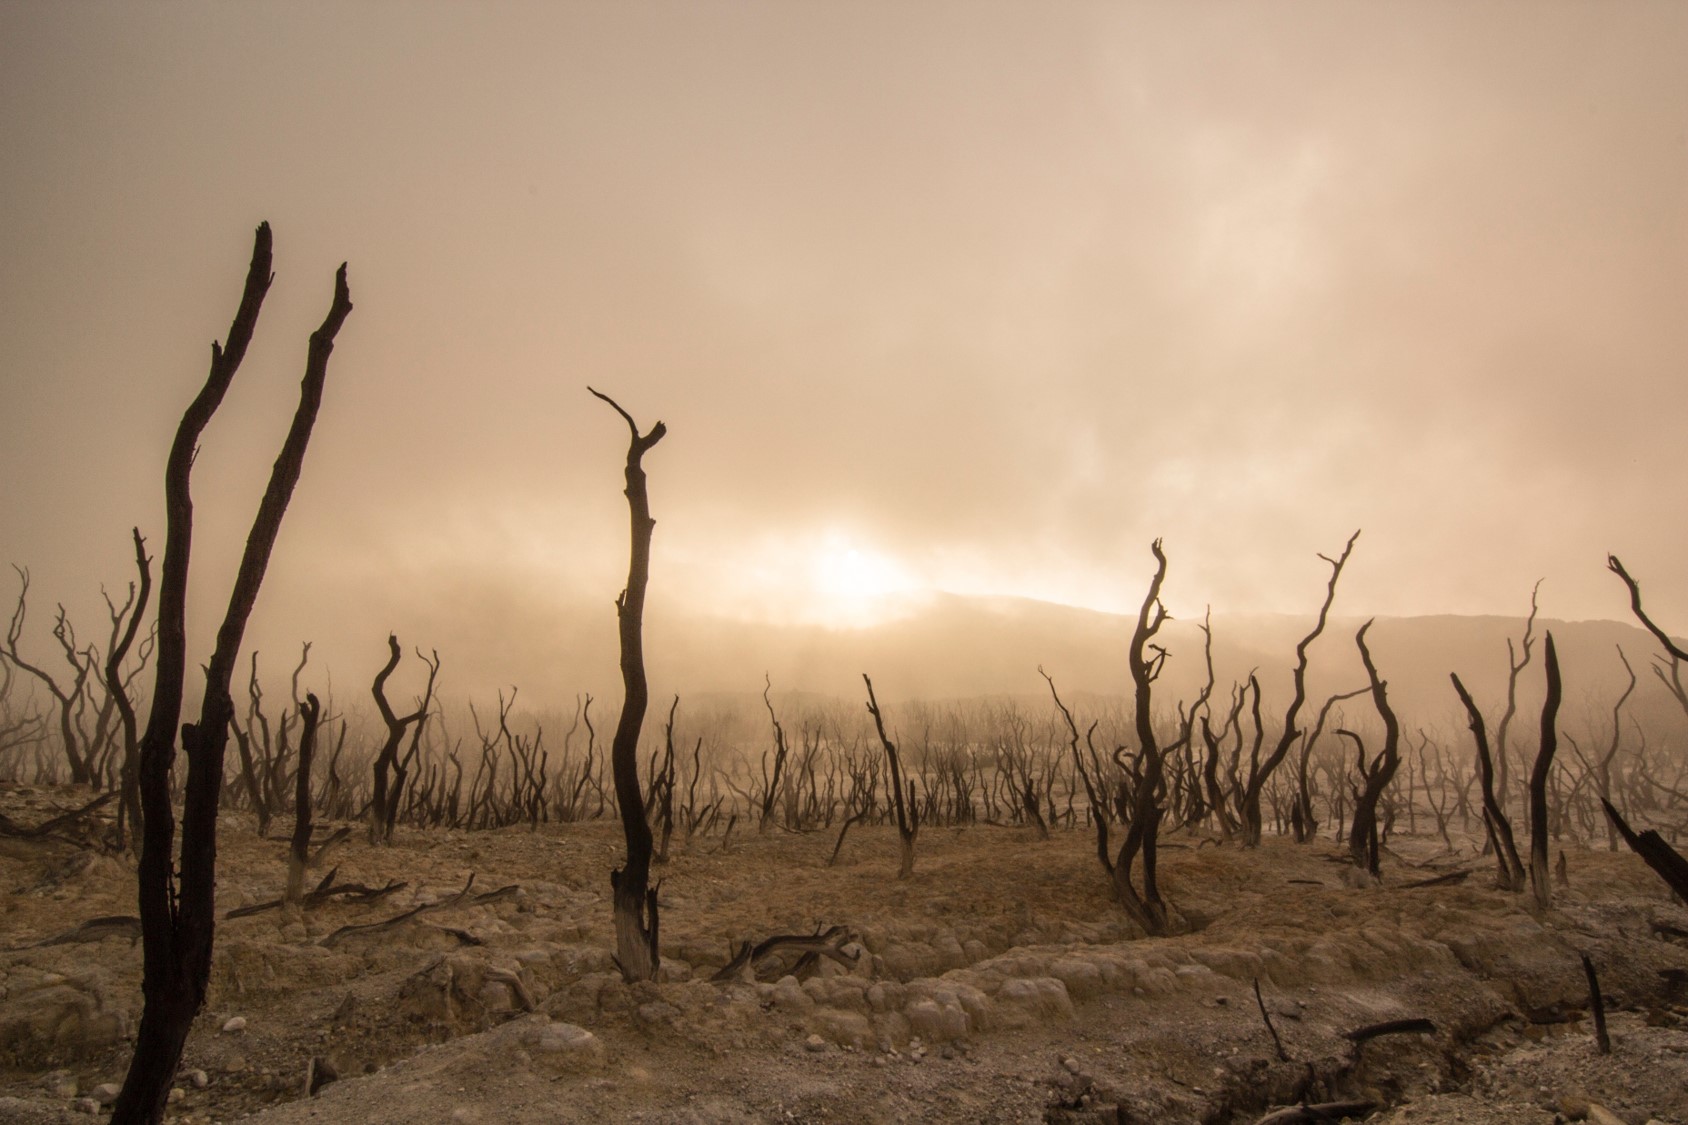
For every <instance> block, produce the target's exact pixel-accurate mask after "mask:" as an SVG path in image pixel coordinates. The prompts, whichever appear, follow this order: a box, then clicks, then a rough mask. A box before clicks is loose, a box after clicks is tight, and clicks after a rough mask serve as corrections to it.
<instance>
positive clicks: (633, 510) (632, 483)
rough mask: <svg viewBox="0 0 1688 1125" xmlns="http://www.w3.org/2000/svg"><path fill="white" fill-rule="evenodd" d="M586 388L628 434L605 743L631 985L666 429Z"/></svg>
mask: <svg viewBox="0 0 1688 1125" xmlns="http://www.w3.org/2000/svg"><path fill="white" fill-rule="evenodd" d="M586 389H587V390H589V391H592V394H593V395H594V396H596V397H597V398H600V399H602V400H603V401H604V402H606V403H608V404H609V405H610V406H611V407H612V408H613V409H614V410H615V412H616V413H617V414H619V415H621V418H622V421H624V422H626V423H627V429H628V432H629V434H630V435H631V437H630V439H629V441H628V445H627V468H626V473H625V476H626V480H627V488H626V496H627V510H628V514H629V518H630V520H631V535H630V538H631V551H630V553H629V560H628V565H627V586H626V587H625V588H624V589H623V590H622V591H621V596H620V597H619V598H617V599H616V600H615V612H616V619H617V621H618V623H619V625H620V633H621V683H622V689H623V697H622V703H621V718H620V719H619V720H618V721H617V722H616V725H615V738H614V740H613V741H612V742H611V743H610V769H611V771H612V773H613V775H614V778H615V802H616V808H617V809H618V810H619V811H620V813H621V827H622V831H623V833H624V834H625V836H626V838H627V864H626V866H624V867H621V868H617V869H616V870H613V871H611V872H610V886H611V888H612V889H613V890H614V892H615V906H614V916H615V947H616V963H617V966H618V967H619V968H620V969H621V978H622V980H624V981H626V982H628V983H629V984H631V983H633V982H634V981H641V980H653V979H655V977H656V970H657V963H658V954H657V904H656V890H655V889H654V888H652V887H651V886H650V876H651V855H652V852H653V851H654V850H655V841H654V840H653V839H652V836H651V826H650V822H649V821H648V820H646V819H645V799H644V795H643V794H642V793H641V792H640V789H639V731H640V728H641V727H643V725H644V722H645V708H646V707H647V706H648V705H649V702H650V692H649V688H648V687H647V686H646V683H645V645H644V632H643V630H644V618H645V587H646V585H647V584H648V583H649V581H650V570H651V531H652V530H653V529H654V528H655V527H656V521H655V520H654V519H652V518H651V505H650V497H649V494H648V493H647V492H646V489H645V469H644V466H643V464H642V462H643V459H644V456H645V454H646V453H647V452H649V451H650V448H651V447H652V446H654V445H655V444H656V443H657V442H659V441H661V440H662V437H663V435H664V434H666V433H667V432H668V427H666V426H664V425H663V424H662V423H661V422H658V423H657V424H656V425H654V426H652V427H651V429H650V432H649V433H644V434H641V433H640V432H639V426H638V423H636V422H634V421H633V416H632V415H631V414H629V413H627V411H625V410H623V409H622V408H621V405H620V404H619V403H617V402H616V401H615V400H614V399H613V398H610V397H609V396H608V395H606V394H602V393H600V392H598V391H595V390H592V388H591V387H588V388H586Z"/></svg>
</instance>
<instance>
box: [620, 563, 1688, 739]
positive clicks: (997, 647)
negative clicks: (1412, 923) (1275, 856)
mask: <svg viewBox="0 0 1688 1125" xmlns="http://www.w3.org/2000/svg"><path fill="white" fill-rule="evenodd" d="M1312 621H1313V619H1312V617H1311V616H1310V615H1309V616H1307V617H1297V616H1292V615H1234V616H1228V617H1216V618H1215V619H1214V620H1213V623H1212V629H1213V662H1214V670H1215V677H1216V681H1217V688H1216V691H1217V693H1218V694H1219V695H1220V696H1221V698H1223V697H1224V696H1225V695H1227V694H1228V691H1229V688H1230V685H1231V684H1232V683H1233V682H1240V681H1243V680H1246V678H1247V676H1248V674H1249V672H1250V671H1251V670H1254V671H1256V674H1257V675H1258V676H1259V679H1260V682H1261V685H1262V688H1263V689H1264V691H1265V697H1266V703H1265V706H1266V709H1267V711H1268V713H1270V712H1271V711H1272V710H1273V709H1274V708H1276V709H1277V710H1279V711H1281V709H1282V707H1283V706H1284V704H1285V703H1286V702H1287V699H1288V693H1289V691H1290V684H1291V679H1290V672H1291V669H1292V667H1293V664H1294V657H1295V645H1296V643H1297V642H1298V641H1299V640H1300V639H1301V637H1302V636H1303V635H1305V633H1306V632H1307V630H1308V629H1310V628H1311V626H1312ZM1133 623H1134V619H1132V618H1128V617H1126V616H1123V615H1119V614H1111V613H1102V612H1097V611H1093V610H1087V609H1078V608H1075V607H1072V606H1064V605H1055V604H1051V603H1047V602H1038V601H1033V600H1030V599H1021V598H1000V597H997V598H967V597H956V596H941V597H937V598H933V599H932V600H931V601H930V602H929V603H927V604H926V605H924V606H923V607H922V608H920V609H919V610H918V611H916V612H914V613H912V614H910V615H909V616H907V617H905V618H902V619H900V620H897V621H892V622H887V623H885V624H881V625H876V626H872V627H867V628H860V629H848V630H839V629H825V628H821V627H818V626H803V627H773V626H766V625H756V624H750V623H745V622H734V621H706V620H689V621H684V622H668V623H654V624H653V627H652V630H651V636H652V640H651V652H652V669H653V675H663V676H665V677H666V678H669V679H672V680H674V681H678V682H680V683H690V684H691V685H692V686H693V688H694V689H695V690H705V691H726V692H730V691H734V690H739V691H743V690H748V689H750V688H759V687H760V682H761V677H762V672H763V671H764V670H766V671H768V672H769V673H770V674H771V675H772V676H773V679H774V683H775V685H776V687H777V688H783V689H790V690H801V691H809V692H816V693H821V694H826V695H842V696H845V697H854V696H856V695H859V694H860V692H861V673H862V672H868V673H870V674H871V675H872V676H873V678H874V684H875V687H876V689H877V690H878V691H879V692H880V693H882V694H883V695H884V696H886V697H888V698H891V699H912V698H926V699H941V698H967V697H974V696H981V695H1014V696H1024V697H1037V698H1043V697H1044V696H1045V695H1046V694H1047V688H1046V687H1045V685H1044V683H1043V681H1042V680H1041V679H1040V678H1039V677H1038V675H1037V669H1038V667H1039V665H1041V666H1043V668H1044V669H1045V670H1046V671H1048V672H1049V674H1050V675H1051V676H1053V677H1054V678H1055V680H1056V683H1057V684H1058V685H1059V686H1060V687H1061V689H1062V691H1063V693H1066V692H1073V693H1097V694H1107V695H1126V694H1128V693H1129V691H1130V680H1129V676H1128V673H1127V669H1126V659H1125V653H1126V646H1127V644H1128V642H1129V639H1130V635H1131V628H1132V625H1133ZM1363 623H1364V622H1363V620H1362V619H1357V618H1350V617H1335V618H1333V619H1332V620H1331V621H1330V622H1329V624H1328V625H1327V627H1326V630H1325V632H1324V634H1323V635H1322V636H1321V637H1320V638H1319V639H1318V640H1317V641H1316V642H1315V643H1314V644H1313V646H1312V647H1311V649H1310V651H1309V694H1310V697H1311V699H1312V701H1313V703H1314V704H1315V705H1316V704H1317V703H1318V702H1320V701H1322V700H1323V699H1324V698H1325V697H1326V696H1327V695H1329V694H1332V693H1335V692H1338V691H1348V690H1351V689H1353V688H1356V687H1360V686H1363V685H1364V684H1365V682H1366V680H1365V672H1364V669H1363V668H1362V666H1361V664H1360V660H1359V654H1358V649H1357V648H1356V647H1355V644H1354V635H1355V633H1356V631H1357V630H1358V629H1359V627H1360V626H1361V625H1362V624H1363ZM1523 628H1524V622H1523V619H1521V618H1512V617H1499V616H1486V617H1459V616H1453V615H1440V616H1433V617H1404V618H1402V617H1386V618H1379V619H1378V620H1377V622H1376V624H1374V625H1373V626H1372V629H1371V631H1370V633H1369V634H1368V642H1369V644H1370V647H1371V649H1372V653H1373V656H1374V658H1375V660H1376V662H1377V664H1378V668H1379V671H1380V674H1381V675H1382V676H1383V678H1384V679H1385V680H1386V681H1387V682H1388V684H1389V691H1390V698H1391V700H1392V702H1393V703H1394V705H1395V708H1396V710H1397V711H1398V712H1399V713H1400V714H1401V716H1402V721H1403V723H1405V724H1407V725H1408V726H1409V727H1412V726H1415V725H1423V726H1431V725H1442V726H1446V725H1448V724H1450V723H1454V722H1458V723H1461V724H1463V712H1461V711H1460V710H1459V705H1458V700H1457V698H1456V697H1455V695H1454V692H1453V689H1452V686H1451V685H1450V683H1449V679H1448V674H1449V673H1450V672H1458V673H1459V674H1460V677H1461V679H1462V680H1463V681H1464V682H1465V684H1466V686H1467V687H1468V688H1470V690H1471V691H1472V692H1473V693H1474V694H1475V695H1476V697H1477V699H1478V701H1479V704H1480V705H1482V706H1483V707H1484V709H1485V711H1489V712H1491V713H1498V711H1499V710H1500V708H1501V706H1502V705H1503V703H1504V699H1505V691H1506V678H1507V661H1508V656H1507V640H1508V638H1511V639H1512V640H1513V642H1514V644H1515V645H1516V644H1517V643H1518V642H1519V641H1520V640H1521V638H1522V635H1523ZM1549 630H1551V631H1552V633H1553V635H1554V640H1555V644H1556V646H1557V648H1558V652H1559V660H1560V666H1561V670H1562V674H1563V677H1564V682H1565V704H1564V709H1565V710H1564V713H1565V716H1566V721H1567V722H1568V723H1570V724H1571V725H1570V726H1569V727H1568V728H1567V729H1569V730H1571V731H1572V732H1573V733H1575V732H1577V731H1580V730H1582V724H1583V723H1584V717H1585V715H1592V716H1593V719H1594V722H1595V726H1594V728H1593V729H1594V730H1595V731H1597V732H1598V731H1601V730H1603V729H1609V728H1606V727H1605V726H1604V724H1606V723H1608V722H1609V715H1610V709H1611V706H1612V703H1613V702H1615V700H1616V699H1617V697H1618V695H1619V693H1621V692H1622V690H1623V687H1624V684H1625V682H1626V679H1627V677H1626V675H1625V672H1624V669H1623V665H1622V664H1621V662H1620V660H1619V657H1618V649H1619V647H1620V646H1621V647H1622V649H1623V651H1624V652H1625V654H1626V655H1627V656H1628V657H1629V661H1630V664H1631V666H1632V667H1633V668H1634V669H1635V673H1636V676H1637V678H1638V680H1639V683H1638V685H1637V689H1636V693H1635V695H1634V697H1632V700H1631V703H1630V707H1631V709H1633V711H1634V713H1636V714H1644V715H1648V716H1650V717H1652V718H1654V719H1655V720H1660V721H1665V720H1669V721H1674V722H1676V723H1678V724H1679V725H1680V724H1681V723H1682V719H1681V715H1680V710H1679V709H1678V708H1677V707H1676V704H1675V702H1674V701H1673V700H1672V699H1671V698H1670V697H1669V695H1668V694H1667V693H1666V692H1665V690H1664V689H1663V687H1662V686H1661V685H1659V684H1658V683H1657V682H1656V680H1655V677H1654V675H1653V673H1652V671H1651V662H1652V659H1653V653H1654V652H1655V650H1656V645H1655V644H1654V643H1653V639H1652V638H1651V637H1650V636H1649V635H1647V634H1646V633H1645V632H1644V631H1643V630H1641V629H1640V628H1638V627H1635V626H1632V625H1628V624H1624V623H1621V622H1614V621H1555V620H1546V619H1538V620H1537V623H1536V638H1537V639H1536V645H1535V654H1534V658H1533V660H1532V662H1531V664H1530V666H1529V668H1528V669H1526V671H1525V672H1524V673H1523V675H1522V676H1521V678H1520V682H1519V691H1518V701H1519V707H1520V709H1521V711H1522V713H1523V715H1524V717H1523V718H1521V719H1520V720H1518V721H1519V722H1521V723H1531V722H1535V721H1536V716H1537V715H1539V710H1540V706H1541V699H1542V693H1543V683H1544V680H1543V676H1544V672H1543V666H1542V636H1543V635H1544V634H1545V633H1546V632H1547V631H1549ZM1158 639H1159V641H1160V643H1161V644H1163V645H1164V647H1165V648H1166V649H1167V650H1168V651H1169V652H1170V654H1171V655H1170V657H1169V659H1168V661H1167V664H1166V669H1165V672H1164V675H1163V677H1162V680H1161V682H1160V683H1159V684H1158V687H1157V691H1158V694H1159V697H1160V698H1161V699H1163V700H1165V701H1166V702H1167V703H1168V704H1169V705H1170V704H1171V703H1173V702H1174V701H1176V700H1178V699H1191V698H1193V697H1194V696H1195V695H1196V693H1197V692H1198V691H1199V689H1200V686H1201V682H1202V680H1203V678H1204V667H1205V666H1204V661H1203V644H1202V636H1201V632H1200V629H1199V628H1198V624H1197V623H1196V622H1192V621H1170V622H1168V623H1167V624H1166V625H1165V626H1164V627H1163V628H1162V630H1161V633H1160V636H1159V638H1158ZM681 690H684V689H683V688H682V689H681ZM1532 711H1533V713H1532Z"/></svg>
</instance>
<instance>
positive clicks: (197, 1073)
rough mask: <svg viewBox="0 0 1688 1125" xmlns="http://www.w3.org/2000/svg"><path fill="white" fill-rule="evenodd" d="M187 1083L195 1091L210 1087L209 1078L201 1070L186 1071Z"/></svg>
mask: <svg viewBox="0 0 1688 1125" xmlns="http://www.w3.org/2000/svg"><path fill="white" fill-rule="evenodd" d="M188 1081H189V1082H190V1083H192V1084H193V1088H194V1089H195V1090H203V1089H205V1087H207V1086H209V1085H211V1076H210V1075H209V1074H206V1073H205V1072H204V1071H203V1070H190V1071H188Z"/></svg>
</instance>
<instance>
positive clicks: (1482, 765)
mask: <svg viewBox="0 0 1688 1125" xmlns="http://www.w3.org/2000/svg"><path fill="white" fill-rule="evenodd" d="M1448 678H1449V679H1451V680H1453V682H1454V691H1455V692H1457V693H1458V694H1459V701H1460V703H1461V704H1463V705H1464V706H1465V714H1466V717H1467V719H1468V720H1469V722H1470V726H1471V737H1472V738H1473V739H1475V740H1476V742H1477V780H1478V782H1479V783H1480V784H1481V785H1482V787H1483V826H1484V828H1485V829H1486V830H1487V831H1488V835H1489V846H1490V847H1492V848H1493V849H1494V852H1495V862H1496V863H1497V864H1498V865H1499V868H1500V870H1499V871H1498V872H1497V873H1496V876H1495V882H1496V885H1497V886H1499V887H1500V889H1501V890H1503V891H1522V890H1523V889H1524V863H1523V861H1522V860H1520V859H1519V858H1518V844H1517V842H1516V841H1515V840H1514V839H1513V836H1512V822H1511V821H1509V820H1507V819H1506V810H1504V809H1503V808H1502V807H1501V803H1500V800H1499V798H1498V797H1497V796H1496V794H1495V764H1494V759H1493V757H1491V755H1490V754H1489V735H1488V730H1487V728H1485V727H1484V725H1483V713H1482V712H1481V711H1479V710H1478V709H1477V704H1476V702H1475V701H1474V700H1473V699H1472V698H1471V693H1470V692H1468V691H1466V690H1465V685H1464V684H1462V683H1460V680H1459V676H1457V675H1455V674H1453V673H1449V677H1448Z"/></svg>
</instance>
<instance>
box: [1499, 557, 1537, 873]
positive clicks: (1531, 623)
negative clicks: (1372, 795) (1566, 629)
mask: <svg viewBox="0 0 1688 1125" xmlns="http://www.w3.org/2000/svg"><path fill="white" fill-rule="evenodd" d="M1540 593H1541V580H1540V579H1537V580H1536V584H1535V585H1534V586H1532V587H1530V615H1529V616H1528V617H1526V618H1525V619H1524V636H1523V638H1522V639H1521V640H1520V641H1519V643H1518V646H1517V647H1516V648H1514V647H1513V644H1512V638H1511V637H1508V638H1506V709H1505V710H1504V711H1502V712H1501V713H1500V722H1498V723H1496V724H1495V746H1494V752H1495V758H1496V762H1495V790H1496V792H1497V793H1498V794H1499V795H1500V807H1501V808H1503V809H1504V808H1506V802H1507V796H1508V793H1509V792H1510V784H1509V780H1508V779H1509V778H1510V777H1511V771H1512V751H1511V748H1510V741H1509V740H1508V739H1507V737H1506V735H1507V731H1508V730H1509V729H1510V728H1511V726H1512V717H1513V716H1514V715H1516V714H1517V713H1518V677H1519V676H1520V675H1522V674H1523V671H1524V669H1526V668H1528V667H1529V666H1530V657H1531V655H1532V653H1533V652H1534V651H1535V644H1536V610H1537V596H1538V595H1539V594H1540ZM1520 654H1521V655H1520ZM1519 889H1520V890H1522V889H1523V888H1521V887H1520V888H1519Z"/></svg>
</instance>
